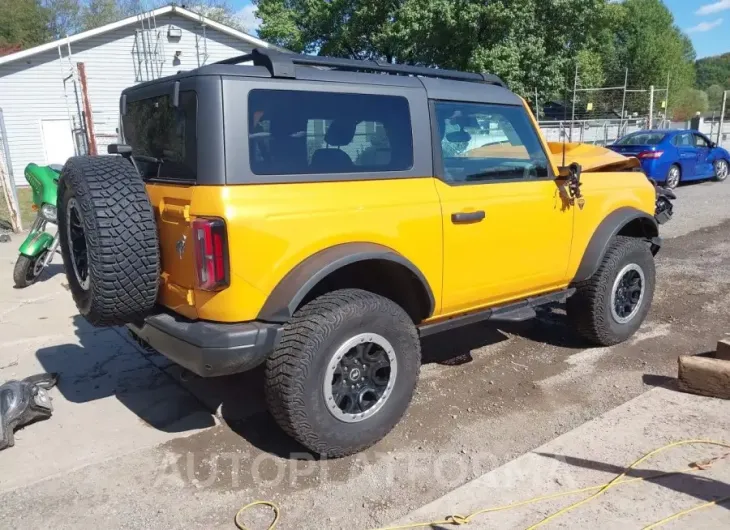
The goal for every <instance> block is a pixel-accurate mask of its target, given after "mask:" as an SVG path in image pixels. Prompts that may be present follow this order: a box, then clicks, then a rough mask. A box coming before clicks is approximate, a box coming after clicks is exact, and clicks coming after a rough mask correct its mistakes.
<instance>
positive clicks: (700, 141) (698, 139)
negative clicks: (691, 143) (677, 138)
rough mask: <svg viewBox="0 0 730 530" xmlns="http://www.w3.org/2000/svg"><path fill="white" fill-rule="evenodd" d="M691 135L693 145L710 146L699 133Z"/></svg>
mask: <svg viewBox="0 0 730 530" xmlns="http://www.w3.org/2000/svg"><path fill="white" fill-rule="evenodd" d="M692 136H694V140H695V147H710V144H708V143H707V140H705V137H704V136H700V135H699V134H693V135H692Z"/></svg>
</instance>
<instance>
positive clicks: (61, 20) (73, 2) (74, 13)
mask: <svg viewBox="0 0 730 530" xmlns="http://www.w3.org/2000/svg"><path fill="white" fill-rule="evenodd" d="M43 6H44V7H45V8H46V9H48V11H49V14H50V22H49V25H48V29H49V31H50V32H51V34H52V36H53V38H54V39H60V38H62V37H65V36H66V35H73V34H74V33H77V32H78V31H80V29H81V2H80V1H79V0H43Z"/></svg>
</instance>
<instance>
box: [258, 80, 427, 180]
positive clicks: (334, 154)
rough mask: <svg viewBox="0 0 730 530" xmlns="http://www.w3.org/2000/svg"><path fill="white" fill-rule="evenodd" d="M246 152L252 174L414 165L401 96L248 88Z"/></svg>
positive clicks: (362, 170) (390, 168)
mask: <svg viewBox="0 0 730 530" xmlns="http://www.w3.org/2000/svg"><path fill="white" fill-rule="evenodd" d="M248 108H249V116H248V121H249V123H248V128H249V153H250V166H251V171H252V172H253V173H254V174H256V175H303V174H313V175H315V174H331V173H368V172H383V171H385V172H388V171H405V170H408V169H411V167H412V166H413V132H412V129H411V119H410V109H409V105H408V100H407V99H406V98H404V97H401V96H389V95H371V94H350V93H335V92H308V91H298V90H259V89H257V90H252V91H251V92H250V93H249V101H248Z"/></svg>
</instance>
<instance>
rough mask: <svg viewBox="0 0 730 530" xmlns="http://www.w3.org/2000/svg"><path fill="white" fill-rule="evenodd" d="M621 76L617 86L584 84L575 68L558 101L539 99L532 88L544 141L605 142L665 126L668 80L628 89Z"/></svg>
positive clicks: (627, 76)
mask: <svg viewBox="0 0 730 530" xmlns="http://www.w3.org/2000/svg"><path fill="white" fill-rule="evenodd" d="M621 77H622V78H623V79H624V84H623V85H620V86H606V87H585V86H582V85H581V83H580V78H579V72H578V70H577V69H576V72H575V78H574V79H573V83H572V86H571V87H570V89H569V90H566V91H565V96H563V97H562V101H558V99H559V98H554V99H546V100H544V101H540V99H539V90H535V96H534V97H533V98H532V101H531V104H532V106H533V110H534V111H535V114H536V116H537V119H538V123H539V125H540V129H541V130H542V132H543V134H544V135H545V137H546V138H547V140H548V141H549V142H559V141H563V140H566V141H569V142H582V143H591V144H596V145H608V144H611V143H613V142H615V141H616V140H618V139H619V138H621V137H622V136H625V135H627V134H630V133H632V132H635V131H638V130H642V129H650V128H655V129H659V128H669V127H670V121H669V119H668V116H667V109H668V108H669V95H670V93H669V89H670V86H669V80H667V85H666V86H664V87H654V86H650V87H643V88H630V85H629V71H628V70H626V71H624V72H622V73H621Z"/></svg>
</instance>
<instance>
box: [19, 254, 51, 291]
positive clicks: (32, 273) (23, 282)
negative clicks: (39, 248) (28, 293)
mask: <svg viewBox="0 0 730 530" xmlns="http://www.w3.org/2000/svg"><path fill="white" fill-rule="evenodd" d="M46 254H48V251H47V250H46V251H43V252H41V253H40V254H38V255H37V256H35V257H33V258H29V257H28V256H23V255H22V254H21V255H20V256H18V261H16V262H15V269H14V270H13V281H14V282H15V287H16V288H17V289H23V288H24V287H28V286H29V285H33V284H34V283H35V282H36V281H38V278H40V276H41V273H42V272H43V262H44V261H45V260H46Z"/></svg>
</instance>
